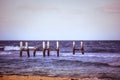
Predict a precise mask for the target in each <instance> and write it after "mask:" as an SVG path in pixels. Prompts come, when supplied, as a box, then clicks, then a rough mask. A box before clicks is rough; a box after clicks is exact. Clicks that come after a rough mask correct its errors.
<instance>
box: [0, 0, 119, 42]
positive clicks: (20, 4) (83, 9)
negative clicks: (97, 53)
mask: <svg viewBox="0 0 120 80" xmlns="http://www.w3.org/2000/svg"><path fill="white" fill-rule="evenodd" d="M0 40H120V0H0Z"/></svg>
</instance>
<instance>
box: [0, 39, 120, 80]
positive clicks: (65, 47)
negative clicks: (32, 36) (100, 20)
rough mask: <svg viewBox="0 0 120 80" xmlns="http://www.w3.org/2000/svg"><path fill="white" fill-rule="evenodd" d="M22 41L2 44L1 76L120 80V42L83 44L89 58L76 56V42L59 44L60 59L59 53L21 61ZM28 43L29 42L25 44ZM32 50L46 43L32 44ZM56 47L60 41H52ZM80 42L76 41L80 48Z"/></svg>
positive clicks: (0, 55)
mask: <svg viewBox="0 0 120 80" xmlns="http://www.w3.org/2000/svg"><path fill="white" fill-rule="evenodd" d="M19 42H20V41H0V44H1V45H4V51H0V75H4V74H6V75H38V76H51V77H77V78H78V77H97V78H100V79H102V78H105V79H108V80H120V41H83V42H84V48H85V54H84V55H82V54H81V52H79V51H77V52H76V54H75V55H73V53H72V41H59V45H60V46H59V47H60V57H57V56H56V52H55V51H51V52H50V56H49V57H48V56H46V57H43V53H42V51H37V53H36V57H33V51H30V56H31V57H29V58H28V57H27V54H26V52H23V57H19V49H20V48H19ZM23 42H26V41H23ZM28 42H29V46H31V47H34V46H36V47H42V41H28ZM50 47H52V48H55V47H56V41H50ZM79 47H80V41H76V48H79Z"/></svg>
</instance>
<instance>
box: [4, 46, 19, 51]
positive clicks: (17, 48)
mask: <svg viewBox="0 0 120 80" xmlns="http://www.w3.org/2000/svg"><path fill="white" fill-rule="evenodd" d="M4 50H20V47H19V46H5V48H4Z"/></svg>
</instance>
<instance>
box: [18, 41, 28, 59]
mask: <svg viewBox="0 0 120 80" xmlns="http://www.w3.org/2000/svg"><path fill="white" fill-rule="evenodd" d="M23 51H26V52H27V56H28V57H30V53H29V48H28V42H26V43H25V47H23V42H20V57H22V52H23Z"/></svg>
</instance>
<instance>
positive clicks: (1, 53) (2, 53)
mask: <svg viewBox="0 0 120 80" xmlns="http://www.w3.org/2000/svg"><path fill="white" fill-rule="evenodd" d="M4 54H12V52H0V55H4Z"/></svg>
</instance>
